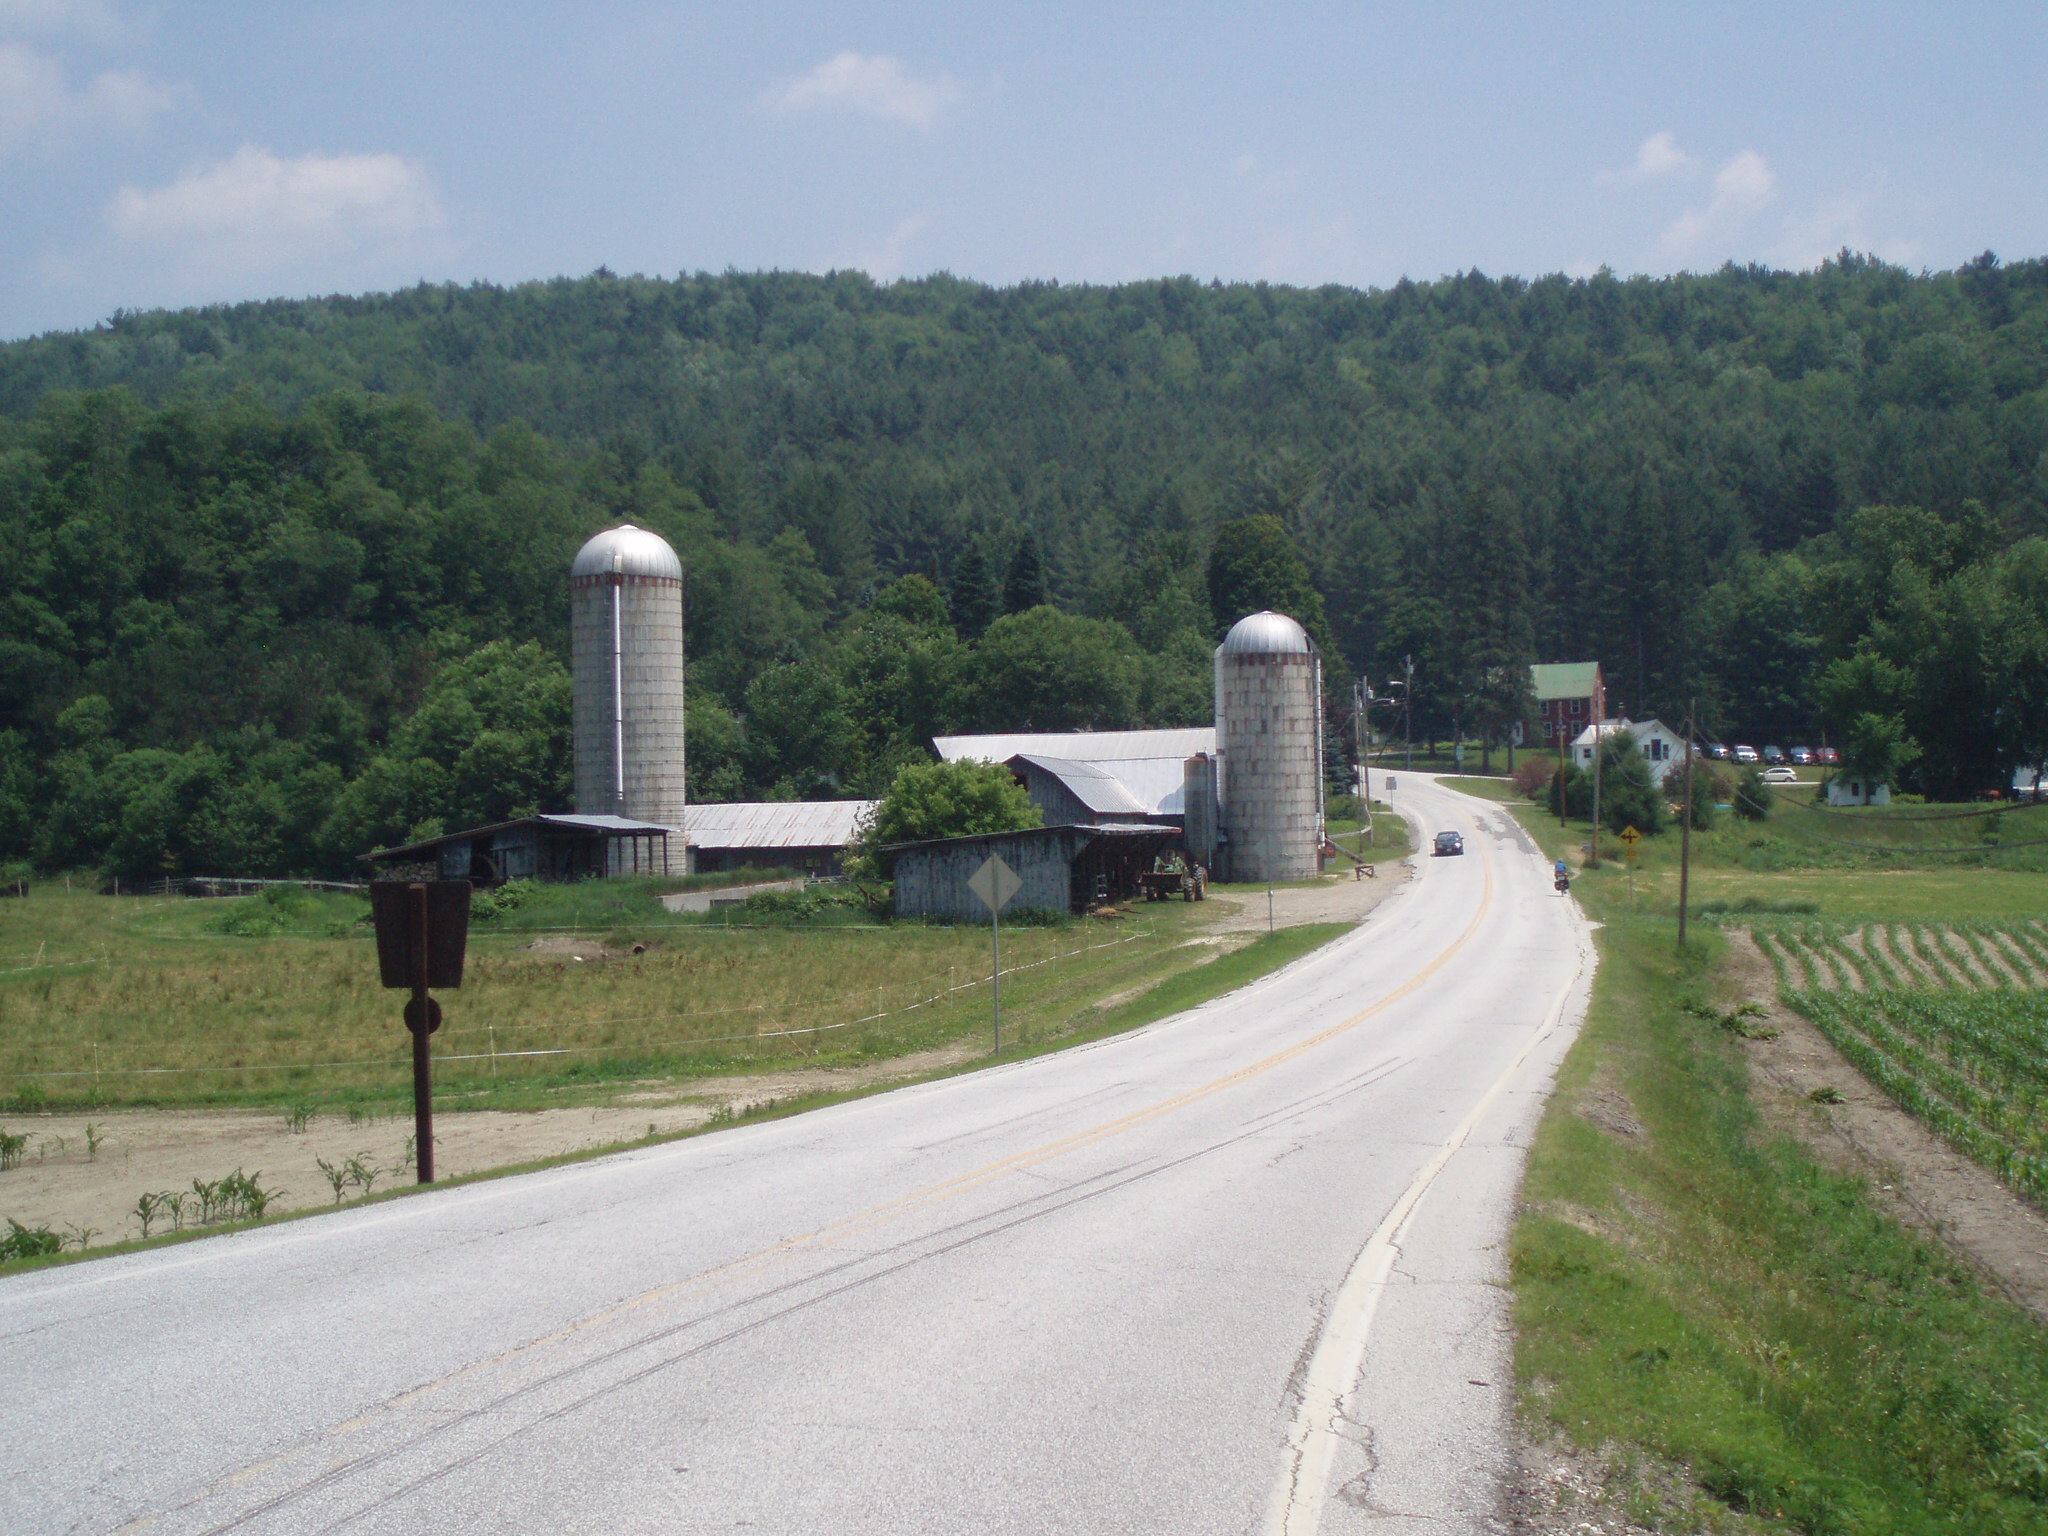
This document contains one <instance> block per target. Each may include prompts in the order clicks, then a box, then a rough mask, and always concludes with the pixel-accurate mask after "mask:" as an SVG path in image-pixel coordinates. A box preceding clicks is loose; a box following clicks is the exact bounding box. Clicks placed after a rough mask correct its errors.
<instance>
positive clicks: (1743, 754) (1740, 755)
mask: <svg viewBox="0 0 2048 1536" xmlns="http://www.w3.org/2000/svg"><path fill="white" fill-rule="evenodd" d="M1735 761H1737V762H1738V763H1753V762H1755V761H1756V748H1755V747H1752V746H1750V745H1749V744H1748V743H1746V742H1740V741H1738V742H1737V743H1735Z"/></svg>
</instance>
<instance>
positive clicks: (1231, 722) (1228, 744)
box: [1216, 611, 1323, 880]
mask: <svg viewBox="0 0 2048 1536" xmlns="http://www.w3.org/2000/svg"><path fill="white" fill-rule="evenodd" d="M1216 745H1217V746H1218V748H1220V749H1221V751H1222V754H1223V783H1222V801H1223V817H1222V821H1223V831H1224V835H1225V837H1226V839H1227V845H1228V847H1229V850H1230V862H1229V878H1230V879H1232V880H1305V879H1307V878H1308V877H1309V876H1311V875H1313V874H1315V873H1316V872H1317V871H1318V870H1319V869H1320V868H1321V867H1322V847H1323V658H1322V654H1321V652H1319V651H1318V650H1317V649H1316V643H1315V642H1314V641H1313V640H1311V639H1309V637H1308V631H1307V630H1305V629H1303V628H1302V627H1301V626H1300V625H1299V624H1297V623H1295V622H1294V620H1292V619H1290V618H1288V617H1287V615H1286V614H1284V613H1273V612H1271V611H1267V612H1264V613H1254V614H1252V615H1250V616H1249V617H1247V618H1242V619H1239V620H1238V621H1237V623H1236V624H1235V625H1233V626H1232V627H1231V631H1230V633H1229V634H1228V635H1226V636H1224V638H1223V643H1222V644H1221V645H1219V646H1218V647H1217V648H1216Z"/></svg>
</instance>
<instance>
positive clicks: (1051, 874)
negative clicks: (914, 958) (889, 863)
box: [896, 828, 1087, 922]
mask: <svg viewBox="0 0 2048 1536" xmlns="http://www.w3.org/2000/svg"><path fill="white" fill-rule="evenodd" d="M1086 840H1087V834H1085V833H1082V832H1068V831H1065V830H1063V829H1060V828H1053V829H1050V830H1044V831H1035V832H1031V833H1027V834H1023V835H1020V836H1016V837H987V838H976V839H974V840H973V841H972V842H958V843H942V844H938V845H935V846H927V847H923V848H906V849H904V850H903V852H902V853H900V854H898V855H897V856H896V913H897V915H898V916H899V917H935V918H943V919H949V920H952V921H963V920H964V921H968V922H975V921H982V920H986V919H987V917H988V908H987V907H984V906H983V905H982V904H981V902H980V901H979V900H977V899H976V897H975V895H974V892H972V891H970V890H969V889H968V888H967V881H968V879H969V878H970V877H971V876H972V875H973V874H974V872H975V871H976V870H977V869H979V868H981V866H982V862H983V860H985V859H987V858H988V856H989V855H990V854H992V853H999V854H1001V855H1002V857H1003V862H1004V863H1005V864H1008V865H1009V866H1010V868H1012V869H1013V870H1015V871H1016V872H1017V874H1018V876H1019V878H1021V879H1022V880H1023V882H1024V883H1023V885H1022V886H1021V887H1020V888H1019V889H1018V891H1017V894H1016V896H1015V897H1013V898H1012V899H1011V901H1010V904H1009V906H1007V907H1006V908H1004V911H1006V912H1020V911H1024V910H1026V909H1030V910H1035V911H1040V912H1066V911H1070V910H1072V906H1073V865H1074V856H1075V855H1076V854H1077V853H1078V852H1079V851H1080V849H1081V846H1082V844H1083V843H1084V842H1085V841H1086Z"/></svg>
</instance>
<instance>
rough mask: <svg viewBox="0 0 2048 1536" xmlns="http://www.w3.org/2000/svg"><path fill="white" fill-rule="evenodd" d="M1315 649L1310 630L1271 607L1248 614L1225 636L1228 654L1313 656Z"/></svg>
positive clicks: (1224, 652)
mask: <svg viewBox="0 0 2048 1536" xmlns="http://www.w3.org/2000/svg"><path fill="white" fill-rule="evenodd" d="M1315 649H1316V643H1315V642H1314V641H1313V640H1311V639H1309V637H1308V631H1307V630H1305V629H1303V628H1302V627H1301V626H1300V625H1299V624H1297V623H1295V622H1294V620H1292V619H1290V618H1289V617H1287V615H1286V614H1284V613H1275V612H1274V611H1273V610H1272V609H1270V608H1268V609H1265V610H1264V611H1263V612H1260V613H1251V614H1246V615H1245V616H1244V617H1243V618H1241V619H1239V620H1238V621H1237V622H1236V623H1235V624H1233V625H1231V626H1230V633H1229V634H1227V635H1225V636H1224V637H1223V654H1224V655H1226V656H1312V655H1314V654H1315Z"/></svg>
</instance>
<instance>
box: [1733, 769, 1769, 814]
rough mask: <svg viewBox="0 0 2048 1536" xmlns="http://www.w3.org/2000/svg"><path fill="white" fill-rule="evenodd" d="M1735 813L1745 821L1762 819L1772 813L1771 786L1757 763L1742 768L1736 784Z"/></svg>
mask: <svg viewBox="0 0 2048 1536" xmlns="http://www.w3.org/2000/svg"><path fill="white" fill-rule="evenodd" d="M1735 814H1736V815H1738V816H1740V817H1742V818H1743V820H1745V821H1762V820H1763V819H1764V818H1765V817H1767V816H1769V815H1770V814H1771V787H1770V785H1768V784H1766V783H1765V782H1764V771H1763V769H1762V768H1760V767H1758V766H1757V765H1756V764H1755V763H1751V764H1750V765H1749V766H1748V767H1747V768H1745V769H1743V770H1742V777H1741V779H1740V780H1738V781H1737V783H1736V785H1735Z"/></svg>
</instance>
